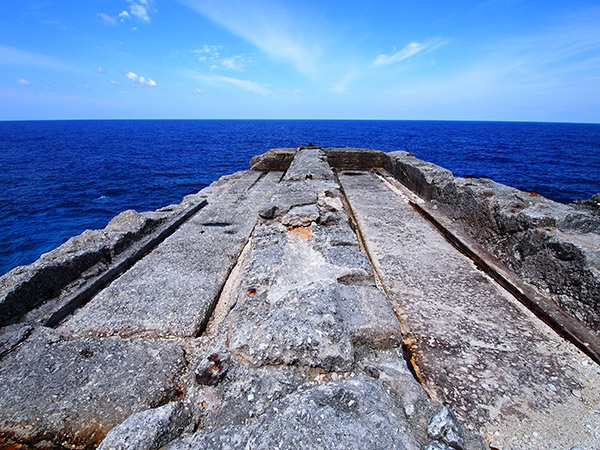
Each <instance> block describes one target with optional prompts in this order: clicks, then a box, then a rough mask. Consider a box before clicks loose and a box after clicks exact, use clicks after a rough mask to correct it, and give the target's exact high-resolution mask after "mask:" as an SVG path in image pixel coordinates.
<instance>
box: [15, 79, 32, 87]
mask: <svg viewBox="0 0 600 450" xmlns="http://www.w3.org/2000/svg"><path fill="white" fill-rule="evenodd" d="M17 84H19V85H21V86H29V85H30V84H31V83H30V82H29V81H27V80H26V79H25V78H19V79H18V80H17Z"/></svg>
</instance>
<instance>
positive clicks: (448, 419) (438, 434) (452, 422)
mask: <svg viewBox="0 0 600 450" xmlns="http://www.w3.org/2000/svg"><path fill="white" fill-rule="evenodd" d="M427 435H428V436H429V437H431V438H432V439H436V440H438V441H441V442H442V443H444V444H447V445H449V446H450V447H452V448H454V449H456V450H463V449H464V448H465V440H464V438H463V437H462V433H461V431H460V425H459V423H458V421H457V420H456V416H455V415H454V413H453V412H452V411H451V410H450V408H448V407H447V406H444V407H443V408H442V409H441V410H440V411H439V412H438V413H437V414H436V415H435V416H433V417H432V419H431V423H430V424H429V426H428V427H427Z"/></svg>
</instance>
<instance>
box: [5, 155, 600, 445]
mask: <svg viewBox="0 0 600 450" xmlns="http://www.w3.org/2000/svg"><path fill="white" fill-rule="evenodd" d="M411 158H412V157H410V156H409V155H408V154H404V153H402V154H400V153H394V154H391V157H390V158H388V157H387V156H386V155H385V154H384V153H382V152H379V151H376V150H363V149H321V148H319V147H315V146H312V145H311V146H308V147H301V148H299V149H277V150H272V151H270V152H267V153H266V154H265V155H261V156H259V157H256V158H253V160H252V170H249V171H245V172H240V173H237V174H234V175H231V176H228V177H224V178H222V179H221V180H219V181H218V182H216V183H214V184H213V185H211V186H210V187H208V188H206V189H204V190H202V191H200V192H199V193H198V194H196V195H194V196H190V197H186V199H185V200H184V202H183V203H182V204H180V205H174V206H171V207H168V208H166V209H163V210H159V211H156V212H153V213H142V214H138V213H135V212H125V213H123V214H122V215H120V216H118V217H117V218H115V219H114V220H113V221H112V222H111V223H110V224H109V226H108V227H107V228H106V229H104V230H100V231H89V232H86V233H84V234H83V235H81V236H79V237H77V238H74V239H73V240H71V241H69V243H67V244H65V245H64V246H62V247H60V248H59V249H57V250H55V251H53V252H51V253H49V254H47V255H45V256H44V257H43V258H42V259H41V260H40V261H38V262H36V263H34V264H33V265H31V266H29V267H27V268H18V269H15V270H14V271H11V272H10V273H9V274H7V275H6V276H5V277H3V278H2V279H1V283H2V286H3V288H2V289H3V291H2V293H3V295H4V297H2V300H0V310H1V311H3V313H2V314H4V319H3V323H4V324H5V325H4V326H3V327H2V328H0V386H2V387H3V389H1V390H0V446H5V447H9V448H19V449H26V448H55V449H59V448H63V449H67V448H68V449H87V448H90V449H91V448H96V447H98V446H99V448H102V449H125V448H136V449H158V448H167V449H173V450H174V449H201V448H215V449H219V448H223V449H225V448H248V449H250V448H350V449H363V448H374V449H376V448H381V449H384V448H385V449H388V448H403V449H422V448H425V449H427V450H439V449H442V450H449V449H454V450H462V449H466V450H470V449H474V450H475V449H477V450H479V449H483V448H486V447H487V446H486V444H485V442H484V439H483V438H482V437H481V436H480V435H484V437H485V439H486V440H487V441H488V442H489V443H490V445H491V448H503V447H506V448H509V446H510V445H513V444H514V445H517V446H519V447H520V448H526V449H536V448H550V449H558V448H571V447H573V446H575V445H583V446H584V447H585V445H588V444H589V443H590V442H597V440H598V439H600V435H598V434H597V432H596V431H595V430H600V422H599V419H598V417H597V415H595V414H587V412H586V411H590V409H589V408H590V406H589V405H597V404H598V402H599V401H600V390H599V389H598V387H597V386H598V383H599V382H600V369H598V367H597V366H596V365H594V363H593V362H592V360H591V359H590V358H588V357H587V356H586V355H585V354H584V353H581V352H580V351H579V350H578V349H577V348H576V347H574V346H572V345H571V344H569V343H567V342H564V341H562V340H560V338H559V337H558V336H556V335H555V334H553V332H552V330H549V329H547V328H545V325H544V324H543V323H541V322H540V321H539V320H537V319H536V317H535V316H533V315H531V314H530V313H529V312H528V311H527V310H525V309H524V308H523V307H522V306H521V305H520V304H519V303H518V302H517V301H516V300H515V299H514V298H510V296H509V295H508V294H507V293H506V292H504V291H503V290H502V288H501V287H500V286H499V285H497V284H495V282H494V281H493V280H492V279H491V278H489V277H486V276H485V275H483V274H481V273H480V272H479V271H478V270H477V269H476V267H475V265H474V264H473V261H472V260H470V259H468V258H466V257H465V256H464V255H463V254H461V253H460V252H458V251H456V248H454V247H453V246H452V245H450V244H449V243H448V242H447V240H446V237H444V236H442V235H441V234H439V232H438V231H437V229H436V228H435V227H434V226H433V225H432V224H431V223H430V222H429V221H428V220H426V219H425V218H424V217H423V216H422V215H420V214H419V213H418V212H417V211H416V210H415V209H414V208H413V207H412V206H410V203H411V199H412V200H414V201H416V200H415V199H416V196H415V195H414V194H413V193H412V192H409V191H408V190H407V189H405V188H404V187H402V186H401V185H400V184H399V183H398V182H397V181H396V180H395V179H394V178H393V177H392V176H391V175H390V173H388V172H386V170H385V169H384V166H386V167H388V168H389V169H390V170H393V171H394V172H395V174H396V176H397V178H398V179H402V180H403V182H404V183H405V184H407V185H410V186H411V187H412V188H413V189H414V190H415V191H417V192H418V193H420V195H423V196H424V197H426V198H430V200H429V201H430V202H431V203H429V204H428V206H427V207H428V208H429V207H431V208H430V209H429V210H430V211H434V212H435V213H436V218H437V219H439V220H442V219H443V218H444V217H446V215H450V213H449V212H448V211H451V210H452V205H454V207H455V208H456V209H457V211H454V214H455V216H452V217H455V224H457V225H458V224H462V225H461V226H465V227H466V223H467V222H466V221H467V218H468V217H470V216H468V214H467V212H466V211H467V207H466V206H464V205H471V208H474V209H476V208H478V207H481V208H483V207H484V206H485V207H487V206H486V205H483V206H482V205H480V204H479V203H478V201H479V198H480V197H482V198H493V197H494V195H499V194H494V195H487V194H485V195H484V194H482V193H481V192H483V190H484V187H483V186H487V188H490V186H491V184H490V183H491V182H486V181H479V182H476V183H475V184H476V185H477V186H479V188H474V189H475V191H476V193H475V194H473V193H468V194H467V193H465V192H466V189H467V187H466V186H463V187H461V188H460V189H459V188H458V187H456V186H458V185H459V184H460V183H461V182H460V181H457V179H454V178H453V177H452V176H451V174H449V173H448V172H447V171H444V170H443V169H441V168H437V167H435V166H432V165H428V164H427V163H424V162H421V161H419V160H416V159H414V158H412V159H411ZM402 177H404V178H402ZM452 186H454V187H452ZM452 189H454V190H453V191H452ZM461 189H462V190H461ZM477 189H479V190H477ZM494 189H495V188H494ZM497 189H499V190H500V191H501V192H505V191H502V189H508V190H507V191H506V192H512V191H511V190H510V188H504V187H501V186H498V187H497ZM463 191H465V192H463ZM475 191H474V192H475ZM450 192H454V193H455V194H457V196H458V197H460V198H462V200H457V199H455V200H454V202H455V203H448V205H446V203H445V202H444V201H442V200H444V199H446V197H447V198H448V199H449V198H450V197H451V195H450ZM469 192H470V191H469ZM469 195H470V196H471V197H474V198H475V200H472V201H470V200H468V199H469ZM486 195H487V197H486ZM506 195H509V194H506ZM510 195H514V193H513V194H510ZM519 195H525V194H522V193H521V194H519ZM447 201H448V202H449V200H447ZM540 201H541V200H540ZM419 202H421V203H422V204H423V205H424V203H423V201H422V200H419ZM469 202H471V203H469ZM463 204H464V205H463ZM536 205H537V206H536ZM540 205H546V203H543V202H542V203H540ZM435 208H437V209H435ZM460 208H463V209H465V212H464V213H460ZM502 208H503V207H498V208H496V209H498V210H502ZM536 208H537V209H536ZM544 208H546V206H543V207H542V206H539V205H538V204H535V205H533V204H531V205H530V204H525V205H524V206H523V208H522V210H527V211H528V213H527V214H526V215H525V216H523V217H521V218H515V219H514V221H515V223H517V224H520V223H521V222H523V223H528V221H529V222H532V221H533V222H534V221H535V220H539V221H540V222H539V223H538V222H535V223H536V225H535V226H534V225H531V227H533V228H532V229H535V230H538V229H540V227H549V225H548V223H547V219H546V218H545V217H546V216H544V215H543V214H541V213H539V211H543V212H544V211H546V209H544ZM488 209H489V208H488ZM491 210H492V211H495V210H494V208H491ZM536 211H537V212H536ZM569 211H571V210H569ZM438 213H439V214H438ZM461 214H462V215H461ZM470 214H472V215H473V217H472V218H471V220H470V222H471V224H473V225H477V226H482V227H484V228H485V230H482V231H481V235H479V234H477V233H474V232H473V234H472V236H473V237H478V238H480V239H481V242H484V243H485V242H488V241H489V242H495V243H498V242H500V240H499V238H498V233H501V232H502V230H503V228H502V227H506V226H508V225H507V223H508V222H506V223H505V222H502V220H504V219H502V220H500V219H498V220H497V221H496V222H494V223H495V228H493V229H491V225H486V224H487V221H489V220H492V219H493V218H495V217H496V216H494V213H493V212H489V211H483V212H479V213H478V212H476V211H471V212H470ZM577 214H579V213H577ZM577 214H575V215H574V216H573V217H577V220H574V219H573V220H572V219H565V221H566V222H569V221H570V222H573V223H574V222H577V224H578V225H577V227H579V228H576V229H577V230H579V231H578V233H579V234H578V236H580V237H581V236H588V235H589V236H592V235H593V233H592V231H593V230H594V229H595V228H594V227H595V225H594V221H593V220H590V219H589V216H586V214H587V213H581V214H579V215H577ZM463 216H464V217H463ZM553 217H554V220H555V224H554V225H553V226H555V230H556V231H554V233H555V234H556V235H559V234H560V237H561V239H563V234H564V235H565V236H571V235H572V234H573V233H574V232H573V231H572V230H573V229H575V228H568V227H562V228H561V227H559V226H558V225H556V224H557V223H559V222H560V221H559V220H558V219H557V218H556V215H554V216H553ZM565 217H566V216H565ZM446 219H447V217H446ZM534 219H535V220H534ZM448 220H449V219H448ZM476 220H477V221H476ZM533 222H532V223H533ZM560 223H562V222H560ZM501 224H503V225H501ZM541 224H543V225H541ZM513 226H516V225H513ZM486 227H487V228H486ZM586 227H587V228H586ZM465 229H468V227H466V228H465ZM519 230H520V229H519ZM527 230H529V229H527ZM553 230H554V228H553ZM586 233H587V234H586ZM515 234H517V233H515ZM494 236H496V237H494ZM523 236H525V234H523ZM484 238H485V239H484ZM594 245H595V244H594ZM597 248H598V247H597V246H596V247H593V246H592V247H590V249H588V250H590V251H591V252H592V253H593V252H594V251H597ZM81 255H83V256H81ZM98 255H100V256H98ZM86 258H89V261H87V259H86ZM71 260H72V261H74V262H72V263H71ZM83 260H86V261H87V262H85V263H83V262H81V261H83ZM563 260H568V258H565V257H564V255H563V259H562V260H561V261H563ZM480 263H481V262H479V263H478V262H476V264H480ZM70 264H71V265H70ZM540 264H541V263H540ZM585 264H588V262H586V263H585ZM71 266H72V269H73V270H72V271H70V268H71ZM46 267H53V268H54V269H52V270H55V271H56V273H58V275H57V276H56V277H54V276H53V275H52V273H53V272H52V271H50V272H47V270H50V269H46ZM63 269H64V271H65V273H66V274H65V275H62V272H63ZM572 276H575V275H572ZM32 280H33V281H32ZM28 286H29V287H28ZM7 299H8V300H7ZM2 308H4V309H2ZM507 322H508V323H507ZM592 408H593V407H592ZM562 422H565V423H568V424H569V429H568V430H564V429H560V430H558V428H557V427H560V426H561V423H562ZM557 430H558V431H557ZM589 430H592V431H589ZM533 431H535V433H533ZM532 433H533V434H532ZM530 436H538V437H537V438H536V439H537V441H532V440H531V439H530Z"/></svg>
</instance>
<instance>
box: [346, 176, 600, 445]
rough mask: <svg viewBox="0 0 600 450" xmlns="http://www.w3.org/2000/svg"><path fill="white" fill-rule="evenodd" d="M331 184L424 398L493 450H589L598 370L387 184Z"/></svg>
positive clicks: (599, 406) (597, 423)
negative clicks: (396, 323)
mask: <svg viewBox="0 0 600 450" xmlns="http://www.w3.org/2000/svg"><path fill="white" fill-rule="evenodd" d="M340 180H341V184H342V186H343V189H344V192H345V194H346V197H347V199H348V202H349V203H350V205H351V208H352V211H353V212H354V215H355V218H356V221H357V225H358V227H359V229H360V231H361V234H362V236H363V238H364V242H365V245H366V247H367V250H368V252H369V254H370V256H371V259H372V262H373V264H374V267H375V269H376V270H377V273H378V274H379V276H380V277H381V281H382V283H383V286H384V288H385V290H386V292H387V294H388V296H389V297H390V299H391V300H392V301H393V302H394V304H395V306H396V310H397V312H398V313H399V314H400V315H401V317H402V325H403V332H404V339H405V342H406V344H407V346H408V347H409V349H410V353H411V355H412V359H413V362H414V364H415V366H416V369H417V372H418V374H419V376H420V377H421V379H422V380H423V382H424V384H425V386H426V388H427V390H428V392H430V394H431V395H432V396H433V398H436V399H438V400H439V401H441V402H443V403H444V404H449V405H451V406H452V407H453V409H454V410H455V411H456V413H457V414H458V415H459V416H460V417H461V418H462V419H463V420H465V421H466V423H467V424H470V425H475V426H476V427H477V431H478V432H481V433H483V434H485V435H486V436H488V439H490V440H491V441H492V443H493V444H494V446H496V447H498V448H505V447H506V448H511V446H516V447H517V448H556V449H560V448H571V447H573V446H576V445H580V446H582V447H583V448H594V446H596V444H597V443H598V442H600V414H598V412H599V410H600V371H599V370H598V369H599V368H598V366H597V365H596V364H594V363H593V361H591V360H590V359H589V358H587V357H586V356H585V355H583V354H582V353H581V352H580V351H579V350H577V349H576V348H574V347H573V346H572V345H570V344H568V343H566V342H564V341H563V340H562V339H560V338H559V337H558V336H557V335H556V334H555V333H554V332H553V331H552V330H550V329H549V328H547V327H546V326H545V325H544V324H543V323H541V322H540V321H539V320H538V319H537V318H536V317H535V316H533V315H532V314H531V313H530V312H529V311H527V310H525V309H524V308H523V307H522V305H521V304H520V303H519V302H517V301H516V300H515V299H514V298H512V297H511V296H509V295H508V294H507V293H506V292H504V291H503V290H502V289H501V288H500V287H499V286H497V285H496V284H495V283H494V282H493V281H491V279H489V278H488V277H486V276H485V275H484V274H483V273H482V272H480V271H479V270H477V269H476V267H475V266H474V265H473V263H472V262H471V261H470V260H468V259H467V258H466V257H464V256H463V255H462V254H460V253H459V252H457V251H456V250H455V249H454V248H453V247H452V246H451V245H450V244H449V243H448V242H447V241H446V240H445V239H444V238H443V236H442V235H441V234H440V233H438V231H437V230H436V229H435V228H434V227H433V226H432V225H431V224H430V223H428V222H427V221H425V220H424V219H423V218H422V217H421V216H420V215H419V214H418V213H417V212H416V211H415V210H414V209H413V208H412V207H411V206H410V205H409V204H408V201H407V199H406V197H404V198H403V194H402V192H401V191H399V190H398V189H397V188H393V187H391V186H390V185H389V183H385V182H384V181H383V180H382V179H380V177H378V176H377V175H375V174H372V173H368V172H353V173H349V174H344V173H341V174H340ZM567 424H568V425H567ZM525 430H527V431H525ZM534 432H535V434H533V433H534Z"/></svg>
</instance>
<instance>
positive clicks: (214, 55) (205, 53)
mask: <svg viewBox="0 0 600 450" xmlns="http://www.w3.org/2000/svg"><path fill="white" fill-rule="evenodd" d="M222 49H223V46H221V45H204V46H202V47H201V48H197V49H195V50H192V53H195V54H196V55H199V56H198V61H200V62H207V61H217V60H218V59H219V58H220V56H221V54H220V53H219V52H220V51H221V50H222Z"/></svg>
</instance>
